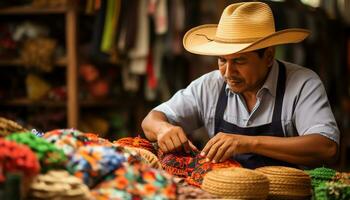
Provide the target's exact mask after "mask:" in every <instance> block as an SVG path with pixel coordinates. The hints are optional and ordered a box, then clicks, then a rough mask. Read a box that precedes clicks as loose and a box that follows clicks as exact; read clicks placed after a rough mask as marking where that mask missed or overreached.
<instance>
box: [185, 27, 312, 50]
mask: <svg viewBox="0 0 350 200" xmlns="http://www.w3.org/2000/svg"><path fill="white" fill-rule="evenodd" d="M216 29H217V24H206V25H202V26H197V27H195V28H192V29H191V30H189V31H188V32H187V33H186V34H185V36H184V38H183V45H184V48H185V49H186V50H187V51H189V52H191V53H194V54H199V55H212V56H220V55H230V54H234V53H244V52H249V51H254V50H257V49H262V48H266V47H270V46H275V45H280V44H288V43H298V42H301V41H302V40H304V39H305V38H306V37H307V36H308V35H309V34H310V31H308V30H306V29H298V28H291V29H284V30H281V31H277V32H274V33H272V34H270V35H268V36H266V37H264V38H261V39H259V40H256V41H254V42H250V43H223V42H216V41H213V40H209V39H208V38H214V37H215V34H216Z"/></svg>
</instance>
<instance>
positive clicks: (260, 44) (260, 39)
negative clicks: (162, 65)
mask: <svg viewBox="0 0 350 200" xmlns="http://www.w3.org/2000/svg"><path fill="white" fill-rule="evenodd" d="M309 33H310V32H309V31H308V30H305V29H296V28H293V29H285V30H281V31H277V32H276V31H275V22H274V19H273V14H272V11H271V9H270V7H269V6H268V5H267V4H265V3H262V2H244V3H235V4H231V5H229V6H227V7H226V8H225V10H224V11H223V13H222V15H221V18H220V21H219V24H206V25H201V26H198V27H195V28H192V29H191V30H189V31H188V32H187V33H186V34H185V36H184V38H183V45H184V47H185V49H186V50H187V51H189V52H191V53H195V54H200V55H229V54H234V53H243V52H248V51H253V50H257V49H261V48H265V47H270V46H275V45H279V44H287V43H297V42H300V41H302V40H304V39H305V38H306V37H307V36H308V35H309Z"/></svg>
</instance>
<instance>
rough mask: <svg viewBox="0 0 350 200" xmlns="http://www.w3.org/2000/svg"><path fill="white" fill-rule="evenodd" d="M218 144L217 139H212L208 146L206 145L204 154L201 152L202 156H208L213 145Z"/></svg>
mask: <svg viewBox="0 0 350 200" xmlns="http://www.w3.org/2000/svg"><path fill="white" fill-rule="evenodd" d="M215 142H216V137H213V138H211V139H210V140H209V141H208V142H207V144H206V145H205V147H204V148H203V150H202V152H201V156H206V155H208V152H209V150H210V149H211V147H212V145H213V144H215Z"/></svg>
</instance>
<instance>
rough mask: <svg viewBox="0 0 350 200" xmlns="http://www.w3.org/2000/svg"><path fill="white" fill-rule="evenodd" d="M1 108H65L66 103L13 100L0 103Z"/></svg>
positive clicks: (24, 99)
mask: <svg viewBox="0 0 350 200" xmlns="http://www.w3.org/2000/svg"><path fill="white" fill-rule="evenodd" d="M0 105H2V106H23V107H27V106H33V107H65V106H66V102H62V101H52V100H30V99H26V98H23V99H13V100H7V101H0Z"/></svg>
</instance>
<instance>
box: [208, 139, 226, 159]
mask: <svg viewBox="0 0 350 200" xmlns="http://www.w3.org/2000/svg"><path fill="white" fill-rule="evenodd" d="M222 144H223V142H222V141H220V140H219V141H218V142H216V143H215V144H213V145H212V146H211V148H210V150H209V152H208V154H207V159H208V160H209V161H212V160H213V158H214V157H215V155H216V153H217V151H218V148H219V147H220V145H222Z"/></svg>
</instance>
